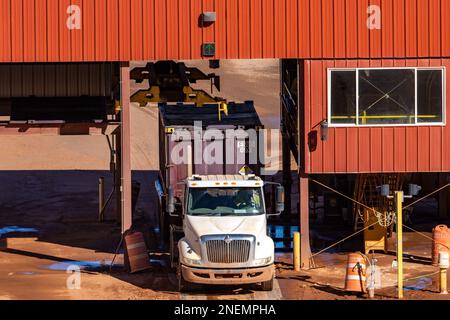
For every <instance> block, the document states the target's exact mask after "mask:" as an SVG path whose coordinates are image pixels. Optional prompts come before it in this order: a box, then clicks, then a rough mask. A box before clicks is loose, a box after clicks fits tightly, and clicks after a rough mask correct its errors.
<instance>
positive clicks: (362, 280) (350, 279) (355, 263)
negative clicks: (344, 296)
mask: <svg viewBox="0 0 450 320" xmlns="http://www.w3.org/2000/svg"><path fill="white" fill-rule="evenodd" d="M345 290H346V291H353V292H366V262H365V260H364V257H363V256H362V255H361V253H359V252H358V253H350V254H349V255H348V259H347V273H346V275H345Z"/></svg>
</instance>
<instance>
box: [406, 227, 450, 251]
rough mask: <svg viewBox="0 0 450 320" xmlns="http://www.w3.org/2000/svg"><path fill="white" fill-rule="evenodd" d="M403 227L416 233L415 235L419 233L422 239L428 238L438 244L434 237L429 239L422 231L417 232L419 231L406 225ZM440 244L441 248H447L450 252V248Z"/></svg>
mask: <svg viewBox="0 0 450 320" xmlns="http://www.w3.org/2000/svg"><path fill="white" fill-rule="evenodd" d="M403 227H404V228H406V229H409V230H411V231H412V232H415V233H417V234H420V235H421V236H422V237H424V238H427V239H429V240H431V241H432V242H436V240H435V239H433V238H432V237H429V236H427V235H426V234H424V233H422V232H420V231H417V230H415V229H413V228H411V227H408V226H407V225H405V224H403ZM438 244H439V245H441V246H443V247H445V248H447V250H450V248H449V247H448V246H446V245H445V244H443V243H441V242H439V243H438Z"/></svg>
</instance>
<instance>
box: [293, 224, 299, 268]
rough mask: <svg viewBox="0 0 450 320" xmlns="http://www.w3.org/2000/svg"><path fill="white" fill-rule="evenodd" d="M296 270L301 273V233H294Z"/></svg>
mask: <svg viewBox="0 0 450 320" xmlns="http://www.w3.org/2000/svg"><path fill="white" fill-rule="evenodd" d="M294 270H295V271H300V232H294Z"/></svg>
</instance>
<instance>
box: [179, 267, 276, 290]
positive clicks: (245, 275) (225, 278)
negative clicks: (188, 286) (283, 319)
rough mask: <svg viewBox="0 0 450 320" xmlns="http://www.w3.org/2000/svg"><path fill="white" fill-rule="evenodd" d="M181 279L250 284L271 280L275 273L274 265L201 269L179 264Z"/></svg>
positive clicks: (199, 281) (213, 282)
mask: <svg viewBox="0 0 450 320" xmlns="http://www.w3.org/2000/svg"><path fill="white" fill-rule="evenodd" d="M181 272H182V274H183V279H184V280H186V281H187V282H192V283H199V284H218V285H221V284H223V285H228V284H250V283H258V282H265V281H269V280H271V279H272V278H273V277H274V275H275V266H274V265H273V264H272V265H270V266H266V267H255V268H246V269H201V268H192V267H187V266H185V265H182V266H181Z"/></svg>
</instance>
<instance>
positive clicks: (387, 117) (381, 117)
mask: <svg viewBox="0 0 450 320" xmlns="http://www.w3.org/2000/svg"><path fill="white" fill-rule="evenodd" d="M356 118H357V117H356V116H332V117H331V120H345V119H352V120H355V119H356ZM358 118H359V120H360V123H361V124H367V120H370V119H414V118H416V116H414V115H413V116H406V115H383V116H381V115H380V116H368V115H366V114H363V115H360V116H359V117H358ZM436 118H439V116H437V115H417V119H436Z"/></svg>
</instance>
